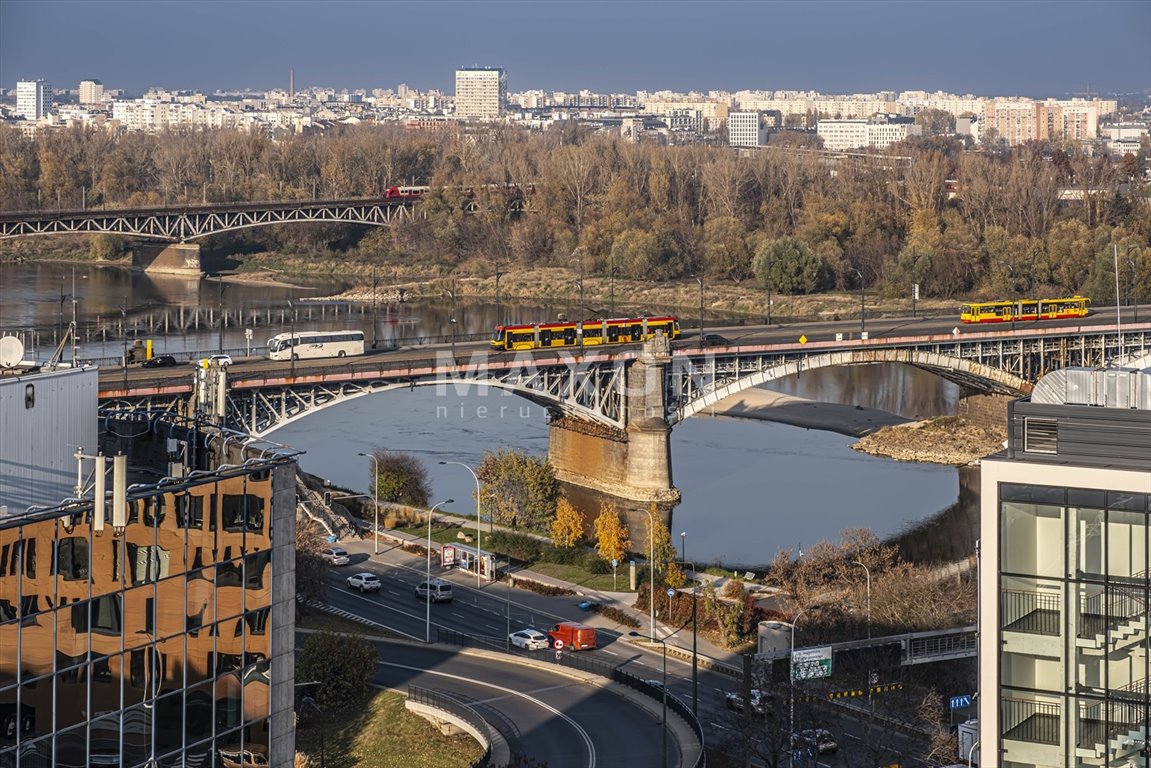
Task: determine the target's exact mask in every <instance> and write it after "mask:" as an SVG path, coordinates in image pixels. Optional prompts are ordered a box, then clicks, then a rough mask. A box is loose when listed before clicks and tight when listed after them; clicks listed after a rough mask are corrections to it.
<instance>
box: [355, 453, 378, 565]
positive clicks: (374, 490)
mask: <svg viewBox="0 0 1151 768" xmlns="http://www.w3.org/2000/svg"><path fill="white" fill-rule="evenodd" d="M356 455H357V456H363V457H364V458H365V459H371V460H372V502H373V503H374V504H375V512H376V514H375V520H374V522H373V524H372V538H373V539H374V544H373V552H372V553H373V554H376V555H378V554H380V459H379V457H378V456H376V454H374V453H357V454H356Z"/></svg>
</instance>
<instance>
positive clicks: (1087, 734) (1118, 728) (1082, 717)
mask: <svg viewBox="0 0 1151 768" xmlns="http://www.w3.org/2000/svg"><path fill="white" fill-rule="evenodd" d="M1140 682H1142V681H1140ZM1146 719H1147V706H1146V705H1145V704H1142V703H1139V704H1129V703H1127V702H1124V701H1100V702H1090V701H1083V700H1082V699H1081V700H1080V701H1079V723H1078V725H1077V727H1076V738H1077V740H1078V743H1079V745H1080V746H1088V745H1098V746H1101V747H1103V748H1106V745H1107V743H1108V742H1109V741H1111V740H1112V739H1114V738H1116V737H1117V736H1119V735H1120V734H1123V733H1127V732H1129V731H1131V730H1134V729H1136V728H1139V727H1141V726H1142V725H1143V724H1144V723H1145V722H1146Z"/></svg>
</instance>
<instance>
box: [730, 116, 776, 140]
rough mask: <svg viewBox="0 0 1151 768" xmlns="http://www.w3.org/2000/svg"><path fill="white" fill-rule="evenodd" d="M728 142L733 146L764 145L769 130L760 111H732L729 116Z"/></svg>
mask: <svg viewBox="0 0 1151 768" xmlns="http://www.w3.org/2000/svg"><path fill="white" fill-rule="evenodd" d="M727 143H728V144H729V145H731V146H733V147H762V146H763V145H764V144H766V143H767V130H766V129H765V128H764V124H763V119H762V115H761V114H760V113H759V112H732V113H730V114H729V115H728V116H727Z"/></svg>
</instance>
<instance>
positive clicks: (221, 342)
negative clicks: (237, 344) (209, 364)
mask: <svg viewBox="0 0 1151 768" xmlns="http://www.w3.org/2000/svg"><path fill="white" fill-rule="evenodd" d="M217 279H218V280H219V283H220V294H219V296H218V298H217V299H216V306H217V308H218V309H219V310H220V336H219V343H218V347H219V349H218V351H219V353H220V354H224V278H223V276H221V277H219V278H217Z"/></svg>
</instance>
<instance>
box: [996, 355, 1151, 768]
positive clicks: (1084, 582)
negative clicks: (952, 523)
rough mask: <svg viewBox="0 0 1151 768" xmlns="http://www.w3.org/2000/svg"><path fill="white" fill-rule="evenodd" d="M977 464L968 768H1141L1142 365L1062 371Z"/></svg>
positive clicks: (1146, 416) (1148, 474)
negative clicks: (973, 719)
mask: <svg viewBox="0 0 1151 768" xmlns="http://www.w3.org/2000/svg"><path fill="white" fill-rule="evenodd" d="M1008 434H1009V437H1008V444H1007V450H1006V452H1005V453H1004V454H1001V455H998V456H995V457H992V458H989V459H985V460H984V461H983V462H982V476H981V484H982V502H981V505H982V508H981V515H980V529H981V530H980V543H981V548H980V567H979V581H980V588H979V614H980V631H979V694H980V696H979V700H978V705H979V744H978V755H977V756H976V757H977V759H976V764H977V765H980V766H982V767H983V768H1040V767H1043V768H1047V767H1048V766H1060V767H1061V768H1062V767H1063V766H1067V767H1068V768H1087V766H1116V767H1117V766H1124V767H1126V766H1147V765H1148V764H1149V760H1148V757H1149V755H1151V748H1149V747H1148V744H1147V739H1148V730H1149V728H1148V726H1149V724H1151V708H1149V700H1148V695H1149V693H1151V687H1149V686H1148V680H1149V673H1151V669H1149V667H1148V663H1149V655H1151V654H1149V652H1148V649H1149V646H1148V637H1149V635H1148V623H1147V613H1148V611H1147V607H1148V600H1149V599H1151V594H1149V588H1148V587H1149V582H1148V565H1149V560H1148V547H1149V546H1151V542H1149V533H1151V526H1149V525H1148V518H1149V515H1151V368H1148V369H1145V370H1134V369H1130V370H1126V369H1098V370H1092V369H1066V370H1061V371H1055V372H1053V373H1049V374H1048V375H1046V376H1044V377H1043V378H1042V379H1040V380H1039V382H1038V383H1036V385H1035V388H1034V390H1033V392H1032V395H1031V397H1030V398H1028V399H1023V400H1018V401H1015V402H1014V403H1012V404H1010V405H1009V407H1008Z"/></svg>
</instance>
